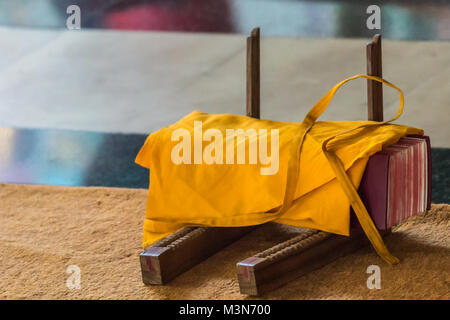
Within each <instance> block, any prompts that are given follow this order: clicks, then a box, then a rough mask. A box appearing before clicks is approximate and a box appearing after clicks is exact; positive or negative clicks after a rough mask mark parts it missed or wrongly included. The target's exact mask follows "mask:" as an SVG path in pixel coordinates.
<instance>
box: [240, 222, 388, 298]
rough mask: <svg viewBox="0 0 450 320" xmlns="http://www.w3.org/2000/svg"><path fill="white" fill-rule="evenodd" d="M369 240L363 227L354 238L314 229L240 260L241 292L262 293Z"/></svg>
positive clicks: (354, 233)
mask: <svg viewBox="0 0 450 320" xmlns="http://www.w3.org/2000/svg"><path fill="white" fill-rule="evenodd" d="M387 233H388V232H385V233H383V234H384V235H385V234H387ZM368 243H369V241H368V240H367V238H366V237H365V235H364V233H363V232H362V231H361V230H356V229H355V230H353V231H352V234H351V236H350V237H344V236H339V235H334V234H330V233H326V232H322V231H317V230H310V231H308V232H307V233H305V234H303V235H300V236H296V237H294V238H292V239H290V240H287V241H285V242H283V243H280V244H278V245H276V246H274V247H272V248H270V249H267V250H265V251H262V252H260V253H258V254H256V255H254V256H253V257H250V258H247V259H245V260H243V261H240V262H238V263H237V275H238V280H239V287H240V291H241V293H242V294H246V295H250V296H259V295H262V294H264V293H266V292H268V291H270V290H273V289H275V288H277V287H280V286H282V285H284V284H286V283H289V282H290V281H292V280H294V279H296V278H298V277H300V276H303V275H305V274H307V273H309V272H312V271H314V270H316V269H319V268H322V267H323V266H325V265H327V264H329V263H331V262H333V261H334V260H336V259H338V258H339V257H342V256H344V255H347V254H349V253H351V252H353V251H355V250H357V249H359V248H361V247H363V246H366V245H367V244H368Z"/></svg>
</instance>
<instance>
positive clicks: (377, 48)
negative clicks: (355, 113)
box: [367, 34, 383, 121]
mask: <svg viewBox="0 0 450 320" xmlns="http://www.w3.org/2000/svg"><path fill="white" fill-rule="evenodd" d="M367 74H368V75H370V76H376V77H380V78H382V77H383V72H382V61H381V35H379V34H377V35H375V36H374V37H373V39H372V41H371V42H370V43H369V44H367ZM367 104H368V116H369V120H372V121H383V84H382V83H379V82H376V81H373V80H367Z"/></svg>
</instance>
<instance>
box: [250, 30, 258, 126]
mask: <svg viewBox="0 0 450 320" xmlns="http://www.w3.org/2000/svg"><path fill="white" fill-rule="evenodd" d="M259 42H260V36H259V28H255V29H253V30H252V33H251V35H250V37H248V38H247V116H249V117H253V118H257V119H259V118H260V45H259Z"/></svg>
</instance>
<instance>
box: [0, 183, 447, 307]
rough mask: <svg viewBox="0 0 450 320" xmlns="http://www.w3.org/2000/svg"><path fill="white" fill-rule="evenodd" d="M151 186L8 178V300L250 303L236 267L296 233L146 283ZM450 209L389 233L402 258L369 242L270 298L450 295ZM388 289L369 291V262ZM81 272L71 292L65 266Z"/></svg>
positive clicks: (2, 206) (276, 233)
mask: <svg viewBox="0 0 450 320" xmlns="http://www.w3.org/2000/svg"><path fill="white" fill-rule="evenodd" d="M146 195H147V191H146V190H143V189H117V188H86V187H83V188H81V187H79V188H73V187H55V186H30V185H28V186H25V185H8V184H0V283H1V286H0V299H23V298H31V299H47V298H48V299H243V298H246V297H245V296H243V295H241V294H240V293H239V287H238V283H237V279H236V275H235V263H236V262H237V261H239V260H242V259H243V258H245V257H247V256H250V255H252V254H253V253H255V252H256V251H260V250H262V249H265V248H267V247H269V246H271V245H273V244H275V243H276V242H278V241H282V240H284V239H286V238H287V237H289V236H292V232H293V231H292V230H291V229H289V230H288V229H286V228H285V227H280V226H279V225H276V224H268V225H265V226H262V227H260V228H259V229H257V230H256V231H254V232H252V233H250V234H248V235H247V236H245V237H244V238H242V239H241V240H239V241H237V242H235V243H234V244H232V245H231V246H229V247H227V248H226V249H224V250H223V251H221V252H220V253H218V254H216V255H214V256H213V257H211V258H209V259H208V260H206V261H204V262H203V263H201V264H200V265H198V266H196V267H194V268H193V269H191V270H190V271H188V272H186V273H184V274H183V275H181V276H179V277H178V278H176V279H175V280H174V281H172V282H171V283H170V284H169V285H167V286H164V287H162V286H158V287H146V286H144V285H143V284H142V282H141V275H140V267H139V263H138V254H139V252H140V250H141V248H140V243H141V239H140V238H141V226H142V220H143V218H144V208H145V200H146ZM449 221H450V206H449V205H436V204H435V205H433V206H432V209H431V210H430V211H429V212H426V213H424V214H421V215H419V216H417V217H415V218H412V219H410V220H408V221H407V222H406V223H404V224H402V225H400V226H399V227H397V228H396V230H394V233H393V234H392V235H390V236H389V237H388V238H387V240H386V241H387V245H388V247H389V248H390V249H391V251H392V252H393V253H394V254H395V255H396V256H398V257H399V258H400V259H401V260H402V262H401V264H399V265H397V266H395V267H389V266H387V265H386V264H384V263H383V262H382V261H381V260H380V259H379V258H378V257H377V256H376V255H375V253H374V251H373V250H372V249H371V248H364V249H361V250H359V251H357V252H355V253H354V254H352V255H349V256H347V257H344V258H341V259H339V260H337V261H335V262H334V263H332V264H330V265H328V266H326V267H324V268H322V269H320V270H317V271H315V272H313V273H311V274H309V275H307V276H305V277H302V278H300V279H297V280H295V281H293V282H291V283H290V284H288V285H286V286H284V287H282V288H279V289H277V290H275V291H273V292H271V293H270V294H267V295H266V296H264V298H269V299H450V273H449V270H450V237H449ZM373 264H376V265H379V266H380V268H381V289H380V290H369V289H367V287H366V281H367V277H368V276H369V275H368V274H366V269H367V267H368V266H369V265H373ZM70 265H77V266H78V267H79V268H80V269H81V288H80V289H79V290H69V289H68V288H67V287H66V280H67V278H68V277H69V274H67V273H66V269H67V267H68V266H70Z"/></svg>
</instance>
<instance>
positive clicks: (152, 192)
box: [136, 75, 423, 264]
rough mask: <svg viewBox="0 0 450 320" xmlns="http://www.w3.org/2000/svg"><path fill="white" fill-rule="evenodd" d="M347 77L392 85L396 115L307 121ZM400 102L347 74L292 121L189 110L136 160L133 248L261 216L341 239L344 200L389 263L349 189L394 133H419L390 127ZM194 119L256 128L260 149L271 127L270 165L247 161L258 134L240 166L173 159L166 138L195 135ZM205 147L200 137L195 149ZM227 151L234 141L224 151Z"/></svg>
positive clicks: (207, 124)
mask: <svg viewBox="0 0 450 320" xmlns="http://www.w3.org/2000/svg"><path fill="white" fill-rule="evenodd" d="M356 78H366V79H371V80H375V81H378V82H382V83H384V84H386V85H388V86H390V87H392V88H394V89H396V90H397V91H398V92H399V94H400V105H399V109H398V113H397V115H396V116H395V117H394V118H393V119H391V120H389V121H384V122H374V121H336V122H333V121H316V120H317V118H318V117H319V116H320V115H321V114H322V113H323V111H324V110H325V109H326V108H327V106H328V104H329V103H330V101H331V100H332V98H333V95H334V94H335V92H336V91H337V90H338V89H339V87H341V86H342V85H343V84H344V83H346V82H348V81H350V80H353V79H356ZM403 104H404V97H403V93H402V92H401V90H400V89H399V88H397V87H396V86H394V85H393V84H391V83H389V82H388V81H386V80H384V79H381V78H378V77H373V76H367V75H356V76H353V77H350V78H348V79H345V80H343V81H342V82H340V83H338V84H337V85H335V86H334V87H333V88H332V89H331V90H330V91H329V92H328V93H327V94H326V95H325V96H323V97H322V99H320V100H319V101H318V102H317V104H316V105H315V106H314V107H313V108H312V109H311V110H310V111H309V113H308V114H307V115H306V117H305V119H304V120H303V122H301V123H298V122H279V121H270V120H259V119H254V118H251V117H246V116H238V115H231V114H217V115H209V114H206V113H202V112H200V111H194V112H192V113H190V114H189V115H187V116H186V117H184V118H182V119H181V120H179V121H178V122H176V123H175V124H172V125H170V126H168V127H166V128H163V129H161V130H159V131H157V132H154V133H152V134H150V135H149V137H148V138H147V140H146V142H145V144H144V146H143V147H142V148H141V150H140V152H139V153H138V155H137V157H136V163H137V164H139V165H141V166H143V167H146V168H148V169H150V184H149V194H148V200H147V208H146V218H145V221H144V233H143V247H144V248H145V247H147V246H148V245H150V244H152V243H153V242H155V241H157V240H159V239H161V238H163V237H165V236H167V235H168V234H170V233H173V232H175V231H177V230H178V229H180V228H182V227H185V226H216V227H217V226H221V227H238V226H249V225H258V224H262V223H265V222H269V221H275V222H279V223H283V224H287V225H291V226H296V227H305V228H312V229H318V230H323V231H327V232H331V233H335V234H340V235H346V236H348V235H349V232H350V230H349V229H350V205H351V206H352V207H353V209H354V211H355V213H356V215H357V217H358V220H359V221H360V224H361V226H362V228H363V230H364V232H365V234H366V235H367V237H368V238H369V240H370V242H371V243H372V245H373V247H374V248H375V250H376V251H377V253H378V254H379V255H380V256H381V257H382V258H383V259H384V260H385V261H386V262H388V263H389V264H395V263H397V262H398V259H397V258H395V257H394V256H392V255H391V254H390V253H389V252H388V250H387V248H386V246H385V245H384V243H383V240H382V238H381V236H380V234H379V233H378V230H377V229H376V227H375V225H374V224H373V222H372V220H371V218H370V216H369V214H368V212H367V210H366V208H365V207H364V204H363V203H362V201H361V199H360V198H359V196H358V194H357V192H356V190H357V188H358V186H359V183H360V181H361V178H362V175H363V173H364V170H365V166H366V164H367V161H368V159H369V157H370V156H371V155H373V154H375V153H376V152H378V151H381V150H382V148H383V147H385V146H388V145H391V144H393V143H395V142H397V141H398V140H399V139H400V138H401V137H404V136H406V135H409V134H418V135H422V134H423V130H421V129H417V128H413V127H409V126H403V125H395V124H390V122H391V121H394V120H396V119H397V118H398V117H399V116H400V115H401V113H402V111H403ZM194 121H201V122H202V130H203V131H205V130H207V129H210V128H214V129H218V130H219V131H220V132H221V133H222V134H223V137H225V136H226V130H227V129H244V130H247V129H255V130H259V129H266V130H267V134H266V135H265V136H264V137H263V138H266V139H267V145H268V146H271V143H272V141H271V139H272V136H271V135H270V134H269V132H270V131H271V130H273V129H278V132H279V139H278V150H279V168H278V171H277V172H276V173H275V174H271V175H263V174H261V170H260V169H261V168H264V167H267V165H264V164H261V163H256V164H249V159H248V156H249V155H248V154H249V145H250V143H251V140H252V139H261V137H262V134H260V135H259V136H258V137H256V136H249V137H246V138H245V139H246V140H245V141H246V142H245V148H246V153H245V154H246V161H245V163H244V164H226V163H225V161H224V162H223V163H224V164H216V163H214V164H207V163H205V162H202V163H197V164H194V162H192V163H191V164H186V163H181V164H175V163H174V162H173V161H172V158H171V155H172V150H173V148H174V147H175V146H176V145H177V144H179V143H180V142H179V141H172V134H173V132H174V131H175V130H177V129H180V128H183V129H186V130H187V131H189V133H190V136H191V137H194V136H195V134H197V135H198V134H199V132H194V131H198V128H196V129H195V130H194ZM259 132H261V131H259ZM263 132H264V130H263ZM233 139H234V138H233ZM223 140H224V141H223V142H221V143H223V150H225V148H226V139H223ZM213 142H214V141H213ZM213 142H211V143H213ZM208 145H209V143H205V142H203V145H202V151H205V148H207V147H208ZM237 148H239V146H238V145H237V144H235V145H234V155H236V154H237ZM270 152H276V150H270ZM193 154H194V146H193V145H192V146H191V155H193ZM224 154H225V152H224ZM272 160H273V159H272ZM235 163H236V162H235Z"/></svg>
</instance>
